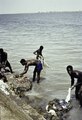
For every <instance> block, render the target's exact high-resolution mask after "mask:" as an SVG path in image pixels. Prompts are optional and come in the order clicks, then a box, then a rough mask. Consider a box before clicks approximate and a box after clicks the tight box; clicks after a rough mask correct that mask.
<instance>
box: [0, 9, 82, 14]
mask: <svg viewBox="0 0 82 120" xmlns="http://www.w3.org/2000/svg"><path fill="white" fill-rule="evenodd" d="M56 12H60V13H61V12H67V13H70V12H82V10H76V11H46V12H45V11H44V12H41V11H38V12H17V13H0V15H5V14H38V13H56Z"/></svg>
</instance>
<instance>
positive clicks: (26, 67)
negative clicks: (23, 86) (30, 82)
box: [20, 66, 29, 77]
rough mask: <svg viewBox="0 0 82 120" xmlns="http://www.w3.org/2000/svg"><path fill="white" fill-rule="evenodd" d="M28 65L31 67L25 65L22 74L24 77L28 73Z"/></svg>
mask: <svg viewBox="0 0 82 120" xmlns="http://www.w3.org/2000/svg"><path fill="white" fill-rule="evenodd" d="M28 67H29V66H25V68H24V71H23V72H22V73H21V74H20V76H21V77H22V76H23V75H24V74H26V73H27V71H28Z"/></svg>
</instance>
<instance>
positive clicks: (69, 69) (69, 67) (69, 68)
mask: <svg viewBox="0 0 82 120" xmlns="http://www.w3.org/2000/svg"><path fill="white" fill-rule="evenodd" d="M66 69H67V72H68V73H69V74H71V73H72V71H73V67H72V66H71V65H68V66H67V67H66Z"/></svg>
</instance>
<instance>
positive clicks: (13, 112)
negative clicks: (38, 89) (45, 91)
mask: <svg viewBox="0 0 82 120" xmlns="http://www.w3.org/2000/svg"><path fill="white" fill-rule="evenodd" d="M6 76H7V79H8V83H7V84H8V86H9V88H8V89H7V91H8V92H9V94H8V95H6V94H5V93H4V92H3V91H2V90H0V116H1V120H67V119H68V120H72V119H70V115H71V112H70V111H72V110H71V109H73V108H72V105H71V104H70V103H69V104H66V103H65V101H64V100H59V99H56V98H55V99H54V100H52V101H48V100H46V99H45V98H42V97H39V96H32V95H31V96H30V95H28V94H27V95H25V93H26V92H28V91H29V90H32V82H31V81H30V80H29V79H28V78H27V77H24V78H20V77H18V76H17V75H15V76H14V75H11V74H7V75H6ZM73 110H74V109H73ZM69 113H70V114H69Z"/></svg>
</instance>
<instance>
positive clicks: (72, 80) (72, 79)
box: [71, 76, 74, 86]
mask: <svg viewBox="0 0 82 120" xmlns="http://www.w3.org/2000/svg"><path fill="white" fill-rule="evenodd" d="M73 85H74V77H72V76H71V86H73Z"/></svg>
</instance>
